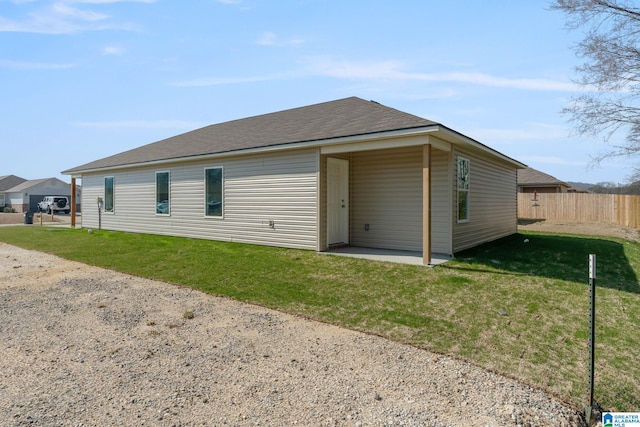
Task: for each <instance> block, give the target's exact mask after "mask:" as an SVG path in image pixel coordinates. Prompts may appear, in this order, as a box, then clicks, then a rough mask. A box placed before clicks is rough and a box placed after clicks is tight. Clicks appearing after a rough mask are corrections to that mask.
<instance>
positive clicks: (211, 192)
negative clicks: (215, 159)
mask: <svg viewBox="0 0 640 427" xmlns="http://www.w3.org/2000/svg"><path fill="white" fill-rule="evenodd" d="M223 180H224V174H223V170H222V167H221V166H220V167H214V168H206V169H205V170H204V198H205V199H204V215H205V216H211V217H219V218H222V213H223V210H224V192H223V189H224V185H223V184H224V182H223Z"/></svg>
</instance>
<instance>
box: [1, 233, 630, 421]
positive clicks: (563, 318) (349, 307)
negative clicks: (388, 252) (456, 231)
mask: <svg viewBox="0 0 640 427" xmlns="http://www.w3.org/2000/svg"><path fill="white" fill-rule="evenodd" d="M525 239H528V240H529V241H528V242H526V243H525V242H524V240H525ZM0 241H2V242H6V243H10V244H14V245H17V246H21V247H24V248H29V249H39V250H42V251H44V252H49V253H53V254H56V255H59V256H62V257H64V258H68V259H73V260H77V261H81V262H85V263H87V264H93V265H98V266H101V267H106V268H111V269H114V270H118V271H123V272H126V273H130V274H135V275H138V276H143V277H149V278H152V279H160V280H164V281H168V282H173V283H179V284H183V285H186V286H192V287H194V288H198V289H202V290H204V291H206V292H210V293H212V294H215V295H225V296H229V297H232V298H235V299H238V300H241V301H248V302H251V303H255V304H260V305H263V306H267V307H273V308H277V309H279V310H283V311H287V312H290V313H295V314H300V315H303V316H305V317H309V318H313V319H318V320H322V321H325V322H330V323H334V324H337V325H343V326H345V327H348V328H353V329H357V330H362V331H367V332H371V333H374V334H378V335H382V336H385V337H388V338H389V339H392V340H396V341H401V342H405V343H410V344H412V345H415V346H418V347H421V348H425V349H428V350H432V351H436V352H440V353H444V354H449V355H453V356H456V357H459V358H462V359H465V360H469V361H471V362H473V363H475V364H477V365H480V366H482V367H485V368H488V369H491V370H494V371H497V372H501V373H505V374H507V375H509V376H511V377H515V378H518V379H521V380H523V381H525V382H528V383H530V384H532V385H535V386H537V387H541V388H544V389H546V390H548V391H550V392H552V393H553V394H555V395H556V396H558V397H560V398H562V399H564V400H565V401H567V402H569V403H571V404H572V405H573V406H574V407H575V408H576V409H581V408H582V406H583V405H584V404H586V403H587V394H588V335H589V333H588V325H589V318H588V312H589V288H588V254H590V253H595V254H596V255H597V261H598V278H597V284H598V290H597V298H598V301H597V335H596V341H597V346H596V392H595V398H596V400H597V401H598V402H599V403H600V404H601V405H602V406H603V407H604V408H605V409H608V410H616V411H640V284H639V283H638V282H639V279H638V273H639V272H640V244H638V243H634V242H629V241H625V240H620V239H614V238H603V237H584V236H569V235H558V234H543V233H533V232H528V233H522V234H517V235H514V236H511V237H509V238H505V239H502V240H499V241H497V242H494V243H491V244H487V245H483V246H481V247H478V248H475V249H473V250H469V251H466V252H463V253H459V254H457V257H456V259H455V260H453V261H450V262H448V263H446V264H443V265H441V266H439V267H436V268H425V267H419V266H410V265H400V264H391V263H383V262H374V261H367V260H361V259H353V258H346V257H338V256H327V255H322V254H317V253H315V252H312V251H303V250H292V249H281V248H269V247H261V246H253V245H243V244H237V243H221V242H214V241H207V240H196V239H184V238H174V237H166V236H153V235H141V234H130V233H117V232H108V231H96V230H94V231H93V232H92V233H88V232H87V230H74V229H67V228H54V227H50V228H48V227H9V228H0Z"/></svg>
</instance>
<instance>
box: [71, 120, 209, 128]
mask: <svg viewBox="0 0 640 427" xmlns="http://www.w3.org/2000/svg"><path fill="white" fill-rule="evenodd" d="M73 125H74V126H77V127H83V128H95V129H131V128H135V129H195V128H198V127H201V126H202V125H201V124H199V123H195V122H188V121H182V120H148V121H147V120H120V121H110V122H74V123H73Z"/></svg>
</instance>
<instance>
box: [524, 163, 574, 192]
mask: <svg viewBox="0 0 640 427" xmlns="http://www.w3.org/2000/svg"><path fill="white" fill-rule="evenodd" d="M518 192H519V193H573V192H578V190H577V189H574V188H573V187H572V186H571V185H569V184H567V183H566V182H564V181H560V180H559V179H558V178H556V177H553V176H551V175H548V174H546V173H544V172H540V171H539V170H536V169H533V168H526V169H520V170H518Z"/></svg>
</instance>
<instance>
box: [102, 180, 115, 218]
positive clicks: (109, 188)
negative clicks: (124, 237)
mask: <svg viewBox="0 0 640 427" xmlns="http://www.w3.org/2000/svg"><path fill="white" fill-rule="evenodd" d="M113 190H114V178H113V177H112V176H106V177H105V178H104V211H105V212H111V213H113Z"/></svg>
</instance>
